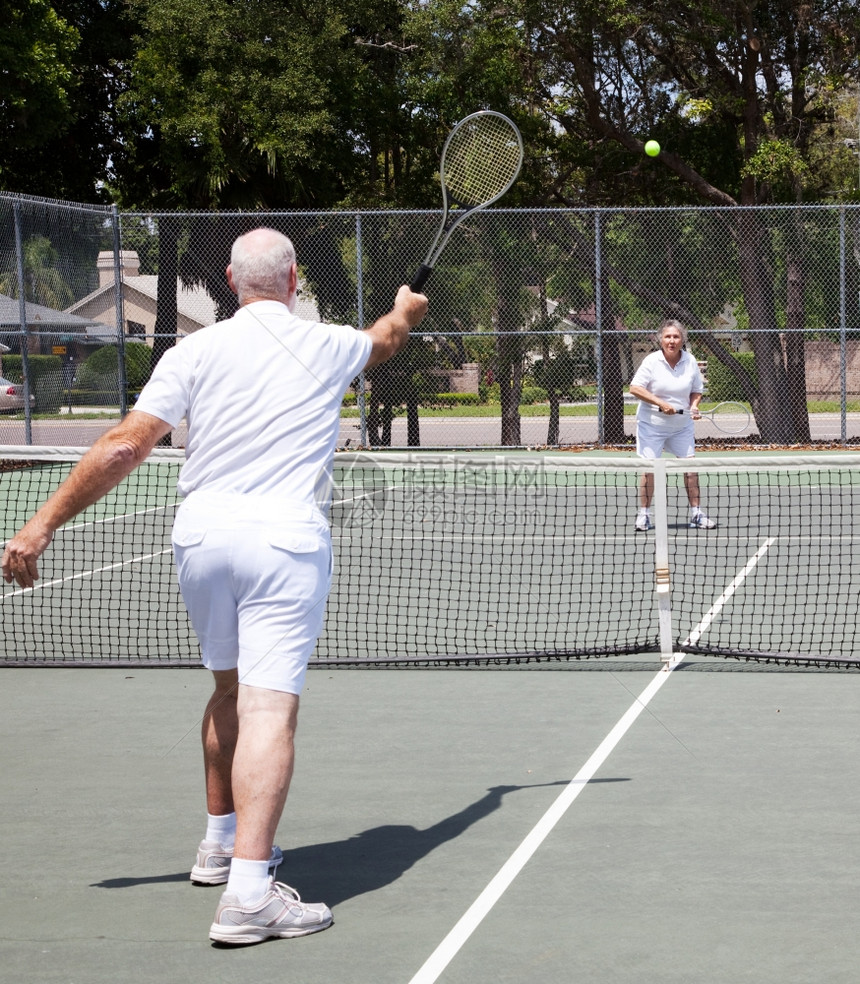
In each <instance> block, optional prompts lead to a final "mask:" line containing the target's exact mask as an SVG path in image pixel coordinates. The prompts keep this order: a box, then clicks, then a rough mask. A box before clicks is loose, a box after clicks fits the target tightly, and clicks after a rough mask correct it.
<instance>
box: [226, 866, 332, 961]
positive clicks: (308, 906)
mask: <svg viewBox="0 0 860 984" xmlns="http://www.w3.org/2000/svg"><path fill="white" fill-rule="evenodd" d="M331 924H332V915H331V909H329V907H328V906H327V905H325V904H324V903H322V902H302V900H301V898H300V897H299V893H298V892H297V891H296V890H295V889H294V888H290V886H289V885H284V884H283V883H282V882H276V881H275V880H274V879H273V878H270V879H269V890H268V891H267V892H266V894H265V895H264V896H263V897H262V898H261V899H258V900H257V901H256V902H250V903H247V904H245V903H243V902H240V901H239V898H238V897H237V896H236V895H233V894H232V893H230V892H225V893H224V894H223V895H222V896H221V901H220V902H219V903H218V909H217V911H216V912H215V922H213V923H212V925H211V926H210V927H209V939H210V940H214V941H215V942H216V943H230V944H232V945H234V946H242V945H245V944H248V943H261V942H262V941H263V940H267V939H269V938H270V937H278V938H280V939H289V938H291V937H294V936H308V935H309V934H310V933H319V932H320V931H321V930H323V929H328V927H329V926H331Z"/></svg>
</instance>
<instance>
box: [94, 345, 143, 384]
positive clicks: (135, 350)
mask: <svg viewBox="0 0 860 984" xmlns="http://www.w3.org/2000/svg"><path fill="white" fill-rule="evenodd" d="M118 359H119V353H118V349H117V347H116V345H104V346H102V347H101V348H99V349H96V351H95V352H93V354H92V355H91V356H90V357H89V358H88V359H87V360H86V362H84V363H83V365H82V366H81V367H80V368H79V369H78V377H77V384H78V387H79V388H80V389H89V390H106V389H116V386H117V381H118V371H117V370H118V365H119V362H118ZM149 364H150V349H149V347H148V346H147V345H141V344H140V343H139V342H130V343H128V344H127V345H126V346H125V372H126V381H127V385H128V388H129V390H138V389H140V388H141V387H142V386H143V385H144V384H145V383H146V380H147V378H148V376H149Z"/></svg>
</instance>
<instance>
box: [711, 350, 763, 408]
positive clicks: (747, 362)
mask: <svg viewBox="0 0 860 984" xmlns="http://www.w3.org/2000/svg"><path fill="white" fill-rule="evenodd" d="M735 358H736V359H737V360H738V362H739V363H740V364H741V365H742V366H743V368H744V369H746V371H747V372H749V373H750V374H751V375H752V377H753V379H754V380H756V385H758V377H757V373H756V365H755V356H754V355H753V353H752V352H737V353H736V354H735ZM705 375H706V377H707V380H708V394H707V398H708V401H709V402H713V403H722V402H724V401H726V400H736V401H739V402H740V401H743V400H746V398H747V397H746V394H745V393H744V391H743V390H742V389H741V385H740V382H739V380H738V378H737V376H736V375H735V373H733V372H732V371H731V369H729V368H728V367H727V366H725V365H723V363H722V362H719V361H718V360H717V359H708V371H707V373H706V374H705Z"/></svg>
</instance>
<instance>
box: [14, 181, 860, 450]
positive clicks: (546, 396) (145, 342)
mask: <svg viewBox="0 0 860 984" xmlns="http://www.w3.org/2000/svg"><path fill="white" fill-rule="evenodd" d="M439 218H440V216H439V214H438V213H436V212H416V211H410V212H399V211H385V212H381V211H377V212H320V213H312V212H299V213H283V212H279V213H272V214H263V213H254V214H240V213H222V214H213V213H205V214H181V213H161V214H145V213H119V212H118V211H117V210H116V209H115V208H111V207H96V206H83V205H75V204H69V203H64V202H59V201H51V200H47V199H34V198H30V197H25V196H17V195H9V194H0V376H2V378H3V382H2V383H0V411H2V415H0V444H44V445H61V446H87V445H89V444H91V443H92V442H93V441H94V440H95V439H96V438H97V437H98V435H99V434H100V433H102V432H103V431H104V430H105V429H106V428H107V427H108V426H110V425H111V424H112V423H113V422H115V421H116V420H117V419H119V418H120V417H121V416H122V415H123V414H124V413H126V412H127V410H128V409H129V408H131V407H133V406H134V400H135V397H136V395H137V393H138V392H139V391H140V388H141V387H142V386H143V385H144V383H145V382H146V379H147V378H148V375H149V373H150V372H151V368H152V366H153V365H154V364H155V363H156V362H157V360H158V358H160V356H161V354H162V353H163V352H164V351H165V349H166V348H167V347H169V346H172V345H174V344H177V343H181V339H182V338H183V337H184V336H185V335H187V334H189V333H191V332H194V331H197V330H199V329H200V328H203V327H205V326H206V325H209V324H212V323H214V322H215V321H216V320H218V319H220V318H225V317H229V316H230V315H231V314H232V313H233V311H234V310H235V304H236V301H235V298H234V296H233V295H232V294H231V293H230V291H229V289H228V287H227V283H226V279H225V276H224V271H225V268H226V266H227V263H228V262H229V253H230V247H231V244H232V242H233V240H234V239H235V238H236V236H237V235H240V234H241V233H242V232H245V231H247V230H248V229H251V228H254V227H255V226H259V225H268V226H271V227H274V228H276V229H279V230H281V231H282V232H284V233H286V234H287V235H288V236H290V238H291V239H292V240H293V241H294V243H295V245H296V249H297V254H298V261H299V275H300V294H299V299H298V305H297V309H296V313H297V314H298V315H300V316H302V317H305V318H308V319H311V320H325V321H336V322H340V323H345V324H351V325H353V326H355V327H356V328H365V327H367V326H369V325H370V324H372V323H373V321H374V320H375V319H376V318H378V317H379V316H380V315H382V314H384V313H385V312H386V311H387V310H389V308H390V306H391V303H392V300H393V297H394V294H395V292H396V290H397V287H398V286H399V285H400V284H401V283H404V282H408V281H409V279H410V278H411V275H412V273H413V271H414V269H415V268H416V267H417V266H418V264H419V263H421V261H422V260H423V259H424V251H425V250H426V249H427V247H428V245H429V243H430V241H431V240H432V238H433V235H434V233H435V229H436V227H437V224H438V222H439ZM425 290H426V293H427V294H428V296H429V297H430V302H431V303H430V313H429V315H428V317H427V319H426V320H425V322H424V323H423V324H422V325H421V327H420V329H419V330H418V331H417V332H416V333H415V334H414V336H413V338H412V340H411V342H410V343H409V346H408V347H407V348H406V349H405V350H404V351H403V352H402V353H400V354H399V355H398V356H397V357H396V358H395V359H393V360H391V361H390V362H389V363H386V364H385V365H383V366H378V367H376V368H374V369H373V370H371V371H369V372H368V373H366V374H363V375H362V376H361V377H359V378H358V379H356V380H355V381H354V383H353V385H352V386H351V387H350V390H349V391H348V392H347V393H346V394H345V395H344V401H343V411H342V420H341V434H340V446H341V447H349V448H353V449H354V448H359V447H363V448H418V447H423V448H477V447H484V448H492V447H509V448H516V447H532V448H536V447H552V448H565V447H610V448H615V447H632V446H633V434H634V416H633V414H634V412H635V401H633V400H632V399H631V398H630V396H629V394H628V393H627V387H628V386H629V383H630V380H631V378H632V376H633V373H634V372H635V370H636V368H637V366H638V364H639V362H640V361H641V360H642V358H643V357H644V356H645V355H646V354H647V353H648V352H650V351H653V350H654V349H655V348H656V342H655V333H656V331H657V330H658V328H659V326H660V324H661V323H662V322H663V321H664V320H665V319H667V318H674V319H677V320H679V321H681V322H682V323H683V324H684V325H685V327H686V328H687V330H688V333H689V342H688V348H689V349H690V350H691V351H692V352H693V354H694V355H695V357H696V358H697V359H698V360H699V363H700V365H701V367H702V370H703V373H704V375H705V378H706V381H707V383H706V395H705V400H704V402H703V408H705V409H707V408H708V407H709V406H712V405H714V404H715V403H719V402H722V401H730V400H731V401H739V402H741V403H743V404H744V405H745V406H746V407H748V408H749V410H750V421H749V425H748V426H747V427H746V429H745V431H744V432H743V433H740V434H737V435H736V436H735V437H732V438H726V437H725V436H723V435H721V434H720V432H719V431H718V430H716V429H713V428H712V426H711V425H710V424H709V422H708V421H707V420H705V421H703V422H702V423H700V424H697V428H698V432H697V433H698V439H699V443H700V446H705V447H707V446H708V445H709V444H714V445H715V446H725V445H726V444H727V443H728V444H736V445H738V446H749V447H796V446H827V445H836V446H848V445H858V444H860V206H850V205H842V206H795V207H772V208H755V209H745V208H666V209H546V210H508V209H493V210H490V211H487V212H483V213H478V214H476V215H474V216H473V217H471V218H470V219H468V220H466V222H465V223H464V225H463V226H461V228H460V229H459V230H458V231H457V232H456V233H455V235H454V237H453V238H452V240H451V242H450V244H449V246H448V248H447V250H446V251H445V253H444V254H443V256H442V258H441V260H440V262H439V263H438V265H437V269H436V270H435V272H434V274H433V276H432V278H431V280H430V281H429V283H428V285H427V287H426V288H425ZM241 357H242V353H241V351H237V353H236V358H237V360H238V359H241ZM265 399H266V394H265V393H260V400H261V401H264V400H265ZM183 441H184V432H183V429H182V428H181V427H180V428H178V429H177V431H176V432H174V434H173V435H172V442H173V444H174V445H176V446H181V445H182V443H183Z"/></svg>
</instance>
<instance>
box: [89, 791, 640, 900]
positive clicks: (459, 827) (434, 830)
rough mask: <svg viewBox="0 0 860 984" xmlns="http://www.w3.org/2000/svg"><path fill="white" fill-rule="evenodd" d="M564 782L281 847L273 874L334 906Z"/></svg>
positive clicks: (156, 879)
mask: <svg viewBox="0 0 860 984" xmlns="http://www.w3.org/2000/svg"><path fill="white" fill-rule="evenodd" d="M569 782H570V780H568V779H562V780H558V781H556V782H543V783H531V784H528V785H525V786H493V787H492V788H491V789H488V790H487V792H486V794H485V795H484V796H482V797H481V798H480V799H479V800H477V801H476V802H474V803H471V804H470V805H469V806H467V807H466V808H465V809H463V810H460V812H459V813H455V814H453V815H452V816H450V817H445V818H444V819H443V820H440V821H439V822H438V823H435V824H433V826H432V827H427V828H426V829H424V830H419V829H418V828H417V827H412V826H409V825H407V824H383V825H381V826H379V827H371V828H370V829H369V830H364V831H362V832H361V833H359V834H355V835H354V836H352V837H348V838H346V839H345V840H339V841H330V842H329V843H327V844H310V845H308V846H306V847H298V848H294V849H292V850H285V851H284V862H283V864H282V865H281V866H280V868H279V869H278V874H277V877H278V878H279V879H280V880H282V881H286V882H288V883H289V884H291V885H297V886H300V890H301V891H302V892H304V888H303V887H302V886H309V887H310V889H311V892H312V894H313V896H314V897H318V898H322V899H325V901H326V904H328V905H330V906H335V905H337V904H339V903H341V902H345V901H346V900H347V899H351V898H355V897H356V896H357V895H364V894H366V893H367V892H373V891H376V890H377V889H379V888H383V887H384V886H385V885H390V884H391V883H392V882H395V881H397V879H398V878H400V877H401V875H403V874H404V873H405V872H407V871H408V870H409V869H410V868H411V867H412V866H413V865H415V864H417V863H418V862H419V861H420V860H422V858H425V857H427V855H428V854H430V853H432V852H433V851H434V850H435V849H436V848H437V847H440V846H441V845H442V844H445V843H447V842H448V841H451V840H454V839H455V838H457V837H459V836H460V835H461V834H462V833H463V832H464V831H465V830H468V829H469V827H471V826H472V825H473V824H475V823H478V822H479V821H480V820H483V819H484V818H485V817H487V816H489V815H490V814H491V813H493V812H494V811H495V810H497V809H498V808H499V807H500V806H501V803H502V797H503V796H505V794H507V793H513V792H517V791H520V790H525V789H539V788H541V787H546V786H567V785H569ZM590 782H591V783H592V784H593V783H604V782H629V779H625V778H619V779H592V780H590ZM188 881H189V871H188V870H184V871H179V872H175V873H172V874H162V875H144V876H142V877H139V878H132V877H124V878H106V879H104V880H103V881H100V882H93V883H92V884H91V885H90V888H135V887H137V886H140V885H158V884H164V883H170V882H188ZM308 897H310V894H309V895H308Z"/></svg>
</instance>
